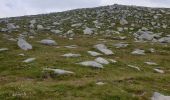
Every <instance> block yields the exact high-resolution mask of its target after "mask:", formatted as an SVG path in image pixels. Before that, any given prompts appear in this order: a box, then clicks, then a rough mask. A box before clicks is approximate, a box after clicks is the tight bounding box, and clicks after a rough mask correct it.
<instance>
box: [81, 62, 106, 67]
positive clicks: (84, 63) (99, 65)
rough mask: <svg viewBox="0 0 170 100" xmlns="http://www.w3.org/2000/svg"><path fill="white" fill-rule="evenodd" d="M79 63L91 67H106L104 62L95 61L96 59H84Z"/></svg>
mask: <svg viewBox="0 0 170 100" xmlns="http://www.w3.org/2000/svg"><path fill="white" fill-rule="evenodd" d="M78 64H80V65H82V66H89V67H94V68H104V67H103V65H102V64H100V63H98V62H95V61H84V62H80V63H78Z"/></svg>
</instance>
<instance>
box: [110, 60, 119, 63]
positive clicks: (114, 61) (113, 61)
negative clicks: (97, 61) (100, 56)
mask: <svg viewBox="0 0 170 100" xmlns="http://www.w3.org/2000/svg"><path fill="white" fill-rule="evenodd" d="M109 61H110V62H111V63H117V61H116V60H114V59H109Z"/></svg>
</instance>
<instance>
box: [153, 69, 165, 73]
mask: <svg viewBox="0 0 170 100" xmlns="http://www.w3.org/2000/svg"><path fill="white" fill-rule="evenodd" d="M154 71H155V72H157V73H161V74H164V73H165V72H164V71H163V70H161V69H158V68H155V69H154Z"/></svg>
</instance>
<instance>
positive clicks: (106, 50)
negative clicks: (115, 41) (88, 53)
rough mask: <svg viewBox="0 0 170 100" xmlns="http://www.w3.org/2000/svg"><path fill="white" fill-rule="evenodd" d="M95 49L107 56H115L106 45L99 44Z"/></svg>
mask: <svg viewBox="0 0 170 100" xmlns="http://www.w3.org/2000/svg"><path fill="white" fill-rule="evenodd" d="M94 48H96V49H98V50H99V51H100V52H102V53H104V54H105V55H113V54H114V53H113V52H112V51H111V50H109V49H108V48H107V47H106V46H105V45H104V44H97V45H95V46H94Z"/></svg>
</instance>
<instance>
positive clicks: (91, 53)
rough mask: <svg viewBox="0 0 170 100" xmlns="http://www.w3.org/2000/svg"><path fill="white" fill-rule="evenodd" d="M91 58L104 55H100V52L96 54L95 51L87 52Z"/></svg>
mask: <svg viewBox="0 0 170 100" xmlns="http://www.w3.org/2000/svg"><path fill="white" fill-rule="evenodd" d="M87 52H88V53H89V54H90V55H91V56H94V57H96V56H101V55H102V54H101V53H98V52H95V51H87Z"/></svg>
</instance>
